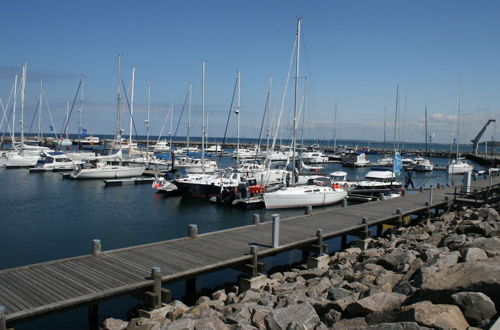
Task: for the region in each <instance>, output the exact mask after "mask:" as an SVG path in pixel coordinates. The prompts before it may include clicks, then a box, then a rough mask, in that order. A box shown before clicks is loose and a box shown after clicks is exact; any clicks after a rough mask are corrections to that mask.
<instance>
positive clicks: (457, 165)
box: [448, 77, 474, 175]
mask: <svg viewBox="0 0 500 330" xmlns="http://www.w3.org/2000/svg"><path fill="white" fill-rule="evenodd" d="M461 110H462V78H461V77H460V79H459V90H458V115H457V140H456V143H457V151H456V153H457V155H456V156H457V158H456V159H454V160H452V161H451V163H450V164H449V165H448V174H451V175H454V174H464V173H466V172H471V171H472V170H473V169H474V167H473V166H472V165H470V164H469V163H467V161H465V159H463V158H462V157H460V153H459V147H460V140H459V139H458V137H459V134H460V112H461Z"/></svg>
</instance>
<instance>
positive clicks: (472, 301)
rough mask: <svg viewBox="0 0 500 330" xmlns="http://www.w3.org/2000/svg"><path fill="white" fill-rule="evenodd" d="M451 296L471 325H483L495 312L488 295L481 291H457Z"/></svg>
mask: <svg viewBox="0 0 500 330" xmlns="http://www.w3.org/2000/svg"><path fill="white" fill-rule="evenodd" d="M451 298H452V299H453V301H454V302H455V304H456V305H457V306H459V307H460V309H461V310H462V312H463V314H464V316H465V318H466V319H467V321H469V322H470V323H471V324H472V325H478V326H483V325H485V324H486V323H488V321H489V320H490V319H491V318H492V317H493V316H495V315H496V313H497V311H496V309H495V304H494V303H493V301H491V299H490V297H488V296H487V295H485V294H484V293H481V292H459V293H455V294H454V295H452V296H451Z"/></svg>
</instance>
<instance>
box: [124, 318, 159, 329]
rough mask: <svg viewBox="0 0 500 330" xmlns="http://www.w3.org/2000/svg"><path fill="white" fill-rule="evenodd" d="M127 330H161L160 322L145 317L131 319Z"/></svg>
mask: <svg viewBox="0 0 500 330" xmlns="http://www.w3.org/2000/svg"><path fill="white" fill-rule="evenodd" d="M126 329H127V330H160V322H159V321H155V320H151V319H147V318H144V317H138V318H135V319H132V320H130V322H129V323H128V326H127V328H126Z"/></svg>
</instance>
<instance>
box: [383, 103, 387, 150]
mask: <svg viewBox="0 0 500 330" xmlns="http://www.w3.org/2000/svg"><path fill="white" fill-rule="evenodd" d="M386 114H387V107H384V148H385V144H386V143H387V139H386V135H385V133H386V129H387V118H386Z"/></svg>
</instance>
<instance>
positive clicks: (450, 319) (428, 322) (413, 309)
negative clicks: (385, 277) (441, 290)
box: [401, 301, 469, 330]
mask: <svg viewBox="0 0 500 330" xmlns="http://www.w3.org/2000/svg"><path fill="white" fill-rule="evenodd" d="M401 310H402V314H401V320H402V321H409V322H417V323H418V324H420V325H423V326H427V327H433V328H438V329H457V330H466V329H467V328H468V327H469V323H467V321H466V320H465V318H464V316H463V314H462V312H461V311H460V308H458V307H457V306H455V305H434V304H432V303H431V302H430V301H423V302H420V303H416V304H413V305H410V306H405V307H403V308H402V309H401Z"/></svg>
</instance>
